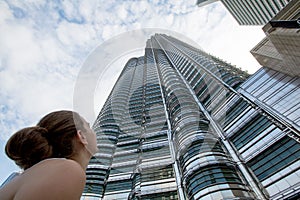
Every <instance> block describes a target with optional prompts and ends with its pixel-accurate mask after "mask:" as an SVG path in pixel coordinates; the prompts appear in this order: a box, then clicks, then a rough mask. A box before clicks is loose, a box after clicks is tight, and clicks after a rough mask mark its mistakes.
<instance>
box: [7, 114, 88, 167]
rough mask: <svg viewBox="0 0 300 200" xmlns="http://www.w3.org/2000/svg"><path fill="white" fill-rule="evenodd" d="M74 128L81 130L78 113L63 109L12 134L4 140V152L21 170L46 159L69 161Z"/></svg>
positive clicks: (74, 134)
mask: <svg viewBox="0 0 300 200" xmlns="http://www.w3.org/2000/svg"><path fill="white" fill-rule="evenodd" d="M77 129H80V130H84V127H83V121H82V119H81V117H80V115H79V114H78V113H76V112H73V111H65V110H63V111H56V112H52V113H49V114H47V115H46V116H45V117H43V118H42V119H41V120H40V121H39V123H38V124H37V126H34V127H29V128H24V129H21V130H19V131H18V132H16V133H15V134H14V135H13V136H12V137H11V138H10V139H9V140H8V142H7V144H6V146H5V152H6V154H7V156H8V157H9V158H11V159H12V160H14V161H15V163H16V164H17V165H18V166H20V167H21V168H23V169H27V168H29V167H31V166H33V165H34V164H36V163H38V162H40V161H42V160H44V159H47V158H70V157H71V156H72V155H74V153H75V152H74V138H75V136H76V134H77Z"/></svg>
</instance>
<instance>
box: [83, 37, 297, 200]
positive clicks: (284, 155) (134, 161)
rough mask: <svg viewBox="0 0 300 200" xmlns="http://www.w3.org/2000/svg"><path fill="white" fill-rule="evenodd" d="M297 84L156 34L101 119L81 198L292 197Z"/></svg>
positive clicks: (129, 68) (131, 66)
mask: <svg viewBox="0 0 300 200" xmlns="http://www.w3.org/2000/svg"><path fill="white" fill-rule="evenodd" d="M298 81H299V79H296V78H294V79H293V80H290V79H289V77H287V76H286V75H281V74H280V73H279V72H273V71H270V70H267V69H265V68H262V69H261V70H259V71H258V72H257V73H255V74H254V75H252V76H249V75H248V74H247V73H245V72H243V71H241V70H240V69H238V68H236V67H233V66H231V65H229V64H228V63H226V62H224V61H222V60H220V59H218V58H216V57H213V56H211V55H209V54H207V53H205V52H203V51H202V50H199V49H196V48H194V47H192V46H190V45H189V44H186V43H184V42H182V41H180V40H177V39H175V38H173V37H170V36H167V35H163V34H155V35H154V36H152V37H151V38H150V39H149V40H148V41H147V44H146V48H145V55H144V56H143V57H140V58H132V59H130V60H129V61H128V62H127V64H126V65H125V67H124V69H123V71H122V73H121V75H120V77H119V79H118V81H117V82H116V84H115V86H114V88H113V90H112V92H111V94H110V95H109V97H108V99H107V101H106V103H105V104H104V106H103V108H102V110H101V112H100V113H99V116H98V117H97V119H96V122H95V123H94V125H93V128H94V130H95V132H96V134H97V140H98V147H99V149H100V152H99V153H97V154H96V155H95V157H94V158H93V159H92V160H91V162H90V164H89V166H88V169H87V184H86V187H85V191H84V195H83V197H82V199H157V200H158V199H269V198H272V199H276V198H278V199H284V198H292V196H293V198H294V197H295V196H297V195H298V194H299V191H300V189H299V188H298V185H299V184H300V182H299V181H298V180H300V178H299V168H300V166H299V163H300V162H299V154H300V151H299V148H300V145H299V140H298V139H297V138H298V136H299V130H298V129H297V126H296V125H297V124H298V122H299V117H297V116H298V113H299V105H300V104H299V99H300V98H298V96H297V94H299V93H298V92H297V91H298V88H299V84H298ZM276 88H277V89H280V91H278V90H277V89H276ZM291 94H295V95H291ZM289 98H293V99H294V98H296V100H295V99H294V100H295V101H293V102H291V101H289V100H288V99H289ZM280 99H282V101H280ZM285 104H286V106H290V107H288V108H286V106H283V105H285ZM276 106H277V107H276ZM284 109H286V110H284ZM291 121H293V122H294V123H293V124H292V123H291ZM294 178H297V179H294ZM292 180H293V181H292ZM280 184H283V185H285V187H278V186H279V185H280Z"/></svg>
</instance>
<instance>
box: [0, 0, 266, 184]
mask: <svg viewBox="0 0 300 200" xmlns="http://www.w3.org/2000/svg"><path fill="white" fill-rule="evenodd" d="M261 28H262V27H260V26H239V25H238V23H237V22H236V21H235V20H234V18H233V17H232V16H231V15H230V13H229V12H228V11H227V10H226V9H225V7H224V6H223V5H222V4H221V3H220V2H216V3H213V4H210V5H207V6H204V7H197V6H196V0H185V1H177V0H110V1H104V0H87V1H68V0H65V1H58V0H52V1H50V0H48V1H42V0H40V1H39V0H27V1H26V3H25V1H14V0H9V1H8V0H7V1H5V0H2V1H0V129H1V133H0V163H1V164H0V165H1V166H0V184H1V183H2V182H3V181H4V180H5V179H6V178H7V177H8V176H9V175H10V173H12V172H14V171H19V168H18V167H17V166H16V165H15V164H14V162H13V161H10V160H9V159H8V158H7V157H6V155H5V153H4V146H5V143H6V141H7V140H8V138H9V137H10V136H11V135H12V134H13V133H14V132H15V131H17V130H19V129H21V128H24V127H27V126H33V125H35V124H36V123H37V122H38V120H39V119H40V118H41V117H42V116H44V115H45V114H47V113H49V112H51V111H54V110H61V109H68V110H73V109H74V91H76V81H78V79H77V78H78V76H79V74H80V72H81V70H82V69H83V68H84V67H85V64H86V61H87V60H89V58H90V57H91V55H93V52H95V51H97V49H99V47H100V48H101V47H102V46H103V45H104V44H107V43H106V42H107V41H113V42H120V41H119V40H118V37H119V36H120V35H122V34H123V35H124V34H125V35H126V36H128V34H127V33H128V32H130V31H135V30H144V29H155V30H162V29H163V30H167V31H171V32H176V33H178V34H179V35H183V36H185V38H188V39H190V41H193V43H194V44H197V45H198V46H200V47H201V48H202V49H203V50H205V51H206V52H208V53H210V54H212V55H215V56H217V57H219V58H221V59H222V60H225V61H227V62H229V63H231V64H233V65H235V66H237V67H239V68H241V69H243V70H246V71H248V72H249V73H250V74H252V73H254V72H255V71H257V70H258V69H259V68H260V66H259V64H258V63H257V61H256V60H255V59H254V57H253V56H252V55H251V54H250V52H249V51H250V50H251V49H252V48H253V47H254V46H255V45H256V44H257V43H258V42H260V41H261V40H262V39H263V37H264V36H265V35H264V33H263V31H262V30H261ZM130 39H132V40H134V39H135V38H134V37H133V38H130ZM178 39H181V38H178ZM127 42H128V41H127ZM145 42H146V40H145ZM117 46H118V45H116V46H115V48H117ZM124 46H125V47H126V45H124V44H123V47H124ZM142 55H143V51H142V50H141V49H137V50H136V51H132V50H128V51H124V52H123V53H122V55H119V56H118V55H117V56H116V57H114V58H116V59H115V60H112V61H111V63H110V64H109V65H105V66H101V61H98V62H99V63H97V66H99V68H101V67H102V68H101V69H102V74H101V76H99V77H98V80H97V86H96V91H95V92H94V94H93V97H92V98H94V99H93V101H94V103H93V109H94V113H98V112H99V111H100V109H101V106H102V105H103V103H104V102H105V100H106V98H107V95H108V94H109V92H110V90H111V88H112V86H113V84H114V83H115V81H116V79H117V78H118V75H119V74H120V72H121V70H122V68H123V67H124V65H125V63H126V61H127V60H128V59H129V58H131V57H138V56H142ZM84 117H85V116H84ZM89 120H90V122H91V123H93V120H94V119H93V118H92V117H91V118H89Z"/></svg>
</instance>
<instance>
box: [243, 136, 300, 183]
mask: <svg viewBox="0 0 300 200" xmlns="http://www.w3.org/2000/svg"><path fill="white" fill-rule="evenodd" d="M299 158H300V144H299V143H297V142H296V141H295V140H293V139H291V138H289V137H288V136H285V137H284V138H282V139H281V140H279V141H277V142H276V143H275V144H273V145H272V146H270V147H269V148H268V149H266V150H265V151H263V152H262V153H261V154H259V155H258V156H256V157H254V158H253V159H252V160H250V161H249V162H248V163H247V165H248V166H249V167H250V168H251V169H252V170H253V172H254V174H255V175H256V176H257V178H258V179H259V180H260V181H262V180H264V179H266V178H268V177H269V176H271V175H272V174H274V173H276V172H278V171H280V170H281V169H283V168H284V167H286V166H288V165H290V164H291V163H292V162H295V161H296V160H298V159H299Z"/></svg>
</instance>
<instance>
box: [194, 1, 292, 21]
mask: <svg viewBox="0 0 300 200" xmlns="http://www.w3.org/2000/svg"><path fill="white" fill-rule="evenodd" d="M215 1H217V0H198V1H197V5H198V6H205V5H207V4H210V3H213V2H215ZM290 1H291V0H259V1H257V0H247V1H237V0H221V2H222V3H223V4H224V6H225V7H226V8H227V10H228V11H229V12H230V13H231V14H232V16H233V17H234V18H235V19H236V21H237V22H238V23H239V24H240V25H265V24H266V23H267V22H269V20H271V19H272V18H273V17H274V16H275V15H276V14H277V13H278V12H279V11H280V10H282V9H283V8H284V7H285V6H286V5H287V4H288V3H289V2H290ZM296 1H297V0H296Z"/></svg>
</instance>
